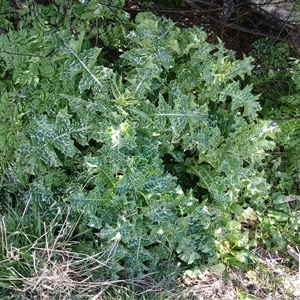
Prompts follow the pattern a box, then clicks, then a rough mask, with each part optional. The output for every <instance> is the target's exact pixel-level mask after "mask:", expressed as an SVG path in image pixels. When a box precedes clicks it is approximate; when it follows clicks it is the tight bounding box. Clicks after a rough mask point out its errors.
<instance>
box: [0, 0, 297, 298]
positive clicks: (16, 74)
mask: <svg viewBox="0 0 300 300" xmlns="http://www.w3.org/2000/svg"><path fill="white" fill-rule="evenodd" d="M148 2H149V1H148ZM0 3H1V6H0V8H1V12H0V28H1V34H0V45H1V51H0V74H1V82H0V87H1V102H0V115H1V118H0V141H1V142H0V162H1V164H0V176H1V182H0V194H1V207H0V208H1V212H0V213H1V223H0V230H1V239H0V245H1V252H0V259H1V265H0V295H1V297H2V299H17V298H19V299H34V298H35V297H40V299H50V298H53V299H102V297H103V298H104V299H105V297H106V298H108V299H110V298H114V299H116V298H119V299H122V298H126V297H132V298H134V297H137V296H136V295H140V296H139V298H141V299H143V297H147V293H146V291H149V293H150V296H149V297H150V299H153V298H154V297H158V298H159V299H167V298H170V299H175V297H179V298H180V297H182V299H184V298H186V297H187V294H184V295H183V294H181V292H182V290H181V291H178V290H177V289H178V287H174V281H176V280H178V278H181V277H182V275H183V274H184V273H185V274H188V276H189V278H193V277H195V278H197V276H200V275H201V274H203V272H204V270H205V269H209V270H213V272H214V274H219V275H220V276H223V279H224V280H225V279H226V278H227V279H226V280H227V281H230V279H229V276H228V269H227V268H228V267H229V268H236V269H237V270H241V271H243V272H244V274H246V277H247V278H248V280H249V282H250V284H252V285H255V284H258V282H257V281H255V280H257V277H255V276H254V273H256V274H265V276H267V275H266V274H267V273H268V271H266V270H264V269H263V268H264V267H262V265H261V263H262V260H261V258H260V255H259V254H258V253H257V249H263V250H264V251H265V252H266V253H271V254H272V255H273V254H278V253H284V252H286V250H287V249H289V251H291V249H292V250H294V249H297V245H299V197H298V195H299V174H300V170H299V167H300V165H299V161H298V153H299V138H300V137H299V130H298V129H299V120H298V119H297V118H294V119H293V118H291V119H290V117H293V116H295V115H298V114H299V112H298V111H299V108H298V107H299V105H298V104H299V101H300V98H299V88H300V85H299V82H300V81H299V72H298V71H295V70H296V69H300V66H299V65H300V62H299V60H298V59H297V58H294V59H292V58H291V59H289V60H286V61H285V62H284V63H285V64H286V65H284V66H283V67H286V68H288V69H285V70H284V72H283V71H282V72H276V71H274V70H252V69H253V67H254V63H255V60H254V58H257V57H262V56H261V53H264V52H265V51H266V50H267V49H272V50H271V51H272V52H269V55H268V56H264V57H263V62H264V63H265V64H266V65H273V66H275V67H278V65H276V63H278V64H279V65H280V67H282V60H281V58H282V55H283V53H287V52H288V51H290V50H289V49H288V47H289V46H288V44H284V43H281V44H280V43H277V44H276V45H275V47H273V48H272V47H270V45H268V44H267V43H268V41H266V40H263V42H261V41H257V42H256V43H255V44H254V45H253V48H252V52H251V53H249V55H248V56H244V57H243V59H236V57H235V53H234V52H233V51H231V50H228V49H226V48H225V46H224V44H223V42H222V41H221V40H217V42H216V43H215V44H211V43H208V41H207V35H206V33H205V32H204V30H203V29H202V28H199V27H196V26H194V27H189V28H180V27H179V26H177V25H176V23H175V22H174V20H171V19H169V18H167V17H163V16H158V15H155V14H153V13H151V12H143V13H139V14H136V15H134V16H133V15H131V14H129V13H128V12H126V11H125V10H122V9H120V8H122V7H123V6H124V5H125V1H123V0H112V1H96V0H90V1H60V0H57V1H55V2H54V3H51V4H50V5H45V4H39V3H36V2H34V1H24V2H15V1H11V2H7V1H1V2H0ZM147 5H148V6H147V7H149V6H150V8H151V5H153V3H152V4H151V3H147ZM170 5H171V3H170ZM179 6H180V5H179ZM289 53H290V56H291V57H292V52H289ZM253 57H254V58H253ZM259 94H260V96H259ZM293 253H294V252H293ZM296 257H297V254H296ZM295 261H296V260H295V259H294V258H292V257H289V256H287V255H285V262H284V266H285V267H288V268H290V269H292V268H293V267H294V268H295V267H296V264H295ZM263 266H264V265H263ZM277 275H278V274H277ZM285 275H286V274H284V273H283V274H279V275H278V278H276V284H277V283H280V284H281V283H283V281H284V280H285V278H286V276H285ZM175 279H176V280H175ZM270 281H271V282H270V285H269V286H265V287H264V288H263V289H262V290H261V294H260V295H269V296H270V297H274V298H275V299H279V297H280V295H278V294H276V293H277V292H278V291H276V290H273V289H272V284H274V285H275V281H274V282H272V280H270ZM229 285H230V284H229ZM286 286H287V289H286V290H285V291H284V293H285V294H284V297H290V298H291V299H293V297H297V295H296V294H295V291H296V288H297V287H296V286H293V285H292V284H291V283H289V284H287V285H286ZM166 287H168V288H166ZM249 289H250V290H249ZM249 289H245V290H243V289H242V288H236V290H235V293H234V297H239V298H240V299H259V298H249V297H250V296H249V295H248V296H247V293H249V294H250V293H251V288H249ZM129 295H130V296H129ZM175 295H176V296H175ZM180 295H181V296H180ZM295 295H296V296H295ZM257 296H258V297H259V295H257ZM47 297H48V298H47ZM189 297H192V296H189ZM247 297H248V298H247ZM251 297H254V296H251ZM276 297H277V298H276ZM144 299H146V298H144ZM232 299H233V298H232ZM270 299H271V298H270ZM285 299H287V298H285ZM295 299H296V298H295Z"/></svg>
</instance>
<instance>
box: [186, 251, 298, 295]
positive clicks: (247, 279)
mask: <svg viewBox="0 0 300 300" xmlns="http://www.w3.org/2000/svg"><path fill="white" fill-rule="evenodd" d="M256 255H258V256H259V258H260V263H259V264H257V266H256V268H255V269H254V270H250V271H248V272H243V271H241V270H239V269H227V270H226V272H224V273H223V274H222V275H219V274H216V273H213V272H212V271H208V270H206V271H205V272H202V273H200V274H198V276H197V277H196V278H195V277H189V276H188V273H187V274H186V276H185V277H183V280H182V283H183V286H184V291H185V296H186V299H192V300H194V299H198V300H209V299H214V300H235V299H249V300H250V299H259V300H281V299H282V300H288V299H289V300H297V299H300V267H299V268H298V270H293V271H291V270H290V269H289V267H288V265H287V258H286V257H283V256H280V255H279V254H278V255H274V254H270V253H268V252H266V251H264V250H263V248H258V249H256Z"/></svg>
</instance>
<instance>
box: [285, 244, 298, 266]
mask: <svg viewBox="0 0 300 300" xmlns="http://www.w3.org/2000/svg"><path fill="white" fill-rule="evenodd" d="M286 250H287V253H288V254H289V255H290V256H291V257H292V258H294V259H295V260H297V261H298V262H300V252H297V251H296V250H295V249H294V248H292V247H291V246H290V245H287V248H286Z"/></svg>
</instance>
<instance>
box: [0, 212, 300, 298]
mask: <svg viewBox="0 0 300 300" xmlns="http://www.w3.org/2000/svg"><path fill="white" fill-rule="evenodd" d="M59 213H60V212H59ZM59 213H58V215H57V217H56V218H54V220H53V221H52V222H51V223H50V225H49V224H48V226H46V224H42V226H43V231H44V234H43V235H42V236H41V237H39V238H38V239H36V240H35V242H34V243H32V244H30V245H26V246H24V247H23V248H20V249H14V248H12V247H11V246H10V242H9V240H8V236H7V231H6V221H7V220H6V219H5V218H2V219H1V224H0V225H1V226H0V229H1V242H2V247H1V249H2V255H4V256H5V259H4V260H2V261H1V264H2V265H5V263H7V262H12V261H13V262H17V263H18V262H20V261H21V260H22V255H19V253H27V259H28V257H29V258H30V259H29V260H28V263H27V265H29V269H30V276H24V274H21V273H22V272H21V271H18V270H19V269H18V268H14V267H10V273H9V274H10V275H9V276H8V275H6V277H5V276H3V275H0V281H1V282H8V283H9V284H10V291H11V294H12V295H13V296H12V297H8V298H7V299H22V300H32V299H36V300H39V299H41V300H46V299H71V297H73V298H72V299H89V300H100V299H161V300H162V299H172V300H175V299H178V300H179V299H191V300H195V299H199V300H206V299H207V300H210V299H215V300H217V299H219V300H235V299H262V300H265V299H266V300H273V299H274V300H281V299H282V300H283V299H291V300H296V299H300V268H299V269H298V270H294V271H291V270H290V268H289V267H290V266H291V264H292V262H293V260H295V262H297V252H295V251H293V256H289V254H287V253H285V254H281V255H280V253H278V254H277V255H274V254H271V253H269V252H266V251H265V250H264V249H263V248H257V249H256V250H255V251H254V254H256V255H257V256H258V257H259V263H257V264H256V265H255V266H254V267H253V269H252V270H250V271H248V272H243V271H241V270H239V269H229V268H228V269H226V270H224V269H223V270H222V268H221V272H220V269H216V270H213V269H211V270H206V271H204V272H198V273H197V275H196V276H193V275H191V274H192V273H191V272H186V273H185V275H184V276H182V277H181V279H180V280H179V282H180V283H178V281H177V282H176V280H175V279H174V278H164V279H161V280H160V281H159V282H157V281H155V280H154V279H153V277H151V274H148V275H147V276H145V277H144V278H141V279H137V280H112V279H111V278H104V277H103V275H99V274H103V268H109V267H110V259H111V258H112V257H113V256H114V255H115V252H116V250H117V247H118V240H115V241H113V242H112V245H111V247H110V249H108V250H106V251H105V252H104V251H102V252H101V253H97V254H94V255H88V254H84V253H77V252H72V251H71V250H70V249H71V248H72V246H73V245H74V243H73V242H72V241H71V237H72V236H73V234H74V229H75V227H76V224H74V225H72V226H71V225H70V224H69V223H68V218H65V221H64V222H63V224H60V225H58V221H57V219H58V216H59ZM41 245H43V246H41ZM296 250H297V249H296ZM291 253H292V252H291ZM298 258H299V254H298ZM288 260H289V261H288ZM298 262H299V260H298ZM12 274H13V276H12ZM2 299H4V298H2Z"/></svg>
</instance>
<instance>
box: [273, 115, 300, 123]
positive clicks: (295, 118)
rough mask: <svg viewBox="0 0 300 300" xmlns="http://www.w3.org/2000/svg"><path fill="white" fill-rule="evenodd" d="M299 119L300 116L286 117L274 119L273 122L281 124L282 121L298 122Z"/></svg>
mask: <svg viewBox="0 0 300 300" xmlns="http://www.w3.org/2000/svg"><path fill="white" fill-rule="evenodd" d="M298 119H300V116H293V117H285V118H276V119H272V121H275V122H280V121H289V120H298Z"/></svg>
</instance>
